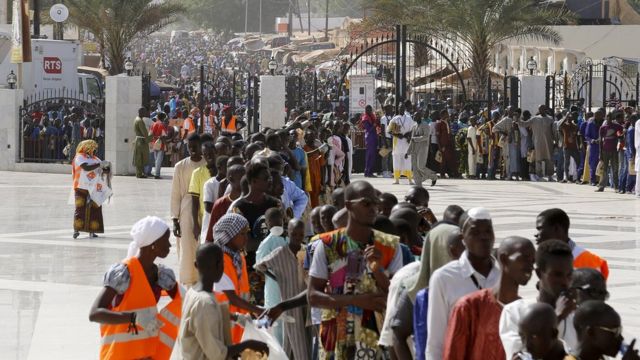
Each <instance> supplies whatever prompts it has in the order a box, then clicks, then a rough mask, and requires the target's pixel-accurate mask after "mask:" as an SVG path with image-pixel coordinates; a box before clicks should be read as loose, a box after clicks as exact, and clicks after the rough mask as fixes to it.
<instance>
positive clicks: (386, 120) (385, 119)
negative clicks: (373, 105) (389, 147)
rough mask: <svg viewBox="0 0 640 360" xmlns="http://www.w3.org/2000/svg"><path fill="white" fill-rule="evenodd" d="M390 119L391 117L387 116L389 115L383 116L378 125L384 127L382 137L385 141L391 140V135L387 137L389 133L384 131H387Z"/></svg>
mask: <svg viewBox="0 0 640 360" xmlns="http://www.w3.org/2000/svg"><path fill="white" fill-rule="evenodd" d="M392 118H393V117H392V116H389V115H385V116H383V117H381V118H380V124H381V125H384V128H385V132H384V136H385V137H386V138H387V139H391V135H389V133H388V132H387V131H386V129H387V126H389V122H390V121H391V119H392Z"/></svg>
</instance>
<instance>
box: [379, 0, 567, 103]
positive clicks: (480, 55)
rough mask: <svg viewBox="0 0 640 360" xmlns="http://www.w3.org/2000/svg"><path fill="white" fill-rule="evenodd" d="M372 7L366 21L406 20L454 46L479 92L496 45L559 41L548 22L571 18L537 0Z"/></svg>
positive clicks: (391, 1) (412, 1)
mask: <svg viewBox="0 0 640 360" xmlns="http://www.w3.org/2000/svg"><path fill="white" fill-rule="evenodd" d="M371 8H372V9H374V10H375V14H374V15H373V16H372V17H371V18H369V19H368V20H367V24H371V25H372V26H376V27H379V26H387V27H388V26H390V25H393V24H398V23H401V24H406V25H408V26H409V27H410V28H411V29H412V31H415V32H417V33H421V34H424V35H427V36H431V37H433V38H436V39H440V40H441V41H448V42H451V43H452V44H455V47H456V48H460V49H461V51H462V53H463V54H464V55H465V56H463V57H464V58H465V59H461V60H465V61H466V64H465V66H467V67H469V68H470V69H471V73H472V79H473V82H474V85H475V86H476V88H477V90H478V91H479V92H480V93H483V90H484V89H485V88H486V84H487V80H488V78H489V68H490V64H491V61H490V57H491V51H492V49H493V48H494V46H495V45H497V44H499V43H501V42H503V41H506V40H510V39H516V40H527V39H533V40H539V41H547V42H551V43H553V44H558V43H560V41H561V37H560V35H559V34H558V32H557V31H555V30H554V29H553V28H552V27H551V25H554V24H558V23H567V22H568V21H570V20H571V19H572V15H571V13H570V12H569V11H568V10H566V9H565V8H554V7H546V6H540V5H539V1H536V0H374V1H373V2H372V5H371ZM417 14H419V15H417Z"/></svg>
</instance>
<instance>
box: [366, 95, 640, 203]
mask: <svg viewBox="0 0 640 360" xmlns="http://www.w3.org/2000/svg"><path fill="white" fill-rule="evenodd" d="M383 111H384V113H383V114H377V115H376V114H374V113H373V111H372V109H371V107H368V108H367V110H366V111H365V114H363V115H362V118H361V120H360V122H359V124H360V126H361V128H362V129H363V130H364V131H365V137H366V147H367V155H366V167H365V176H368V177H375V175H374V174H373V169H374V168H375V167H376V166H377V163H378V162H381V166H380V173H381V174H380V175H382V176H384V177H393V178H394V181H395V183H398V181H399V179H400V177H401V176H404V177H406V178H407V179H408V180H409V183H411V184H413V183H414V180H415V184H417V185H420V184H422V182H423V181H424V180H427V179H431V183H432V185H435V184H436V181H437V179H438V176H437V175H438V174H439V175H440V177H447V178H466V179H488V180H497V179H501V180H512V181H513V180H521V181H522V180H524V181H545V180H546V181H557V182H561V183H577V184H585V185H586V184H590V185H592V186H597V191H598V192H602V191H604V189H605V188H607V187H610V188H612V189H613V190H614V191H615V192H618V193H621V194H625V193H629V194H634V192H635V193H636V194H638V195H640V189H638V188H639V187H638V186H637V181H638V178H637V177H636V173H637V171H639V170H640V161H637V160H638V159H637V157H638V155H637V154H638V149H640V140H636V139H637V137H638V136H639V134H640V130H639V129H638V125H640V124H638V112H637V111H636V109H635V108H634V107H630V106H629V107H625V108H622V107H618V108H616V109H611V110H610V111H609V112H607V111H606V109H604V108H600V109H597V110H596V111H595V112H587V111H585V109H582V108H579V107H576V106H574V107H571V108H569V109H567V110H564V111H560V112H557V113H554V112H553V110H552V109H548V108H547V107H546V106H544V105H542V106H540V107H539V108H538V110H537V112H536V113H535V115H533V114H532V113H531V112H530V111H527V110H525V111H522V110H521V109H516V108H512V107H507V108H505V109H501V108H500V107H498V106H496V107H494V108H493V109H492V110H489V109H485V110H484V111H480V112H477V113H474V112H473V110H472V108H471V107H464V108H461V109H455V108H453V107H451V106H448V107H447V108H446V109H442V110H433V111H432V110H431V109H430V106H428V105H427V106H424V104H419V105H418V106H413V105H412V104H411V102H409V101H407V102H405V103H404V104H402V105H400V106H399V111H398V112H397V114H396V113H394V109H393V106H392V105H386V106H385V107H384V109H383ZM380 149H384V150H382V151H381V150H380ZM389 150H391V151H389ZM391 169H393V170H391ZM412 177H414V178H415V179H412Z"/></svg>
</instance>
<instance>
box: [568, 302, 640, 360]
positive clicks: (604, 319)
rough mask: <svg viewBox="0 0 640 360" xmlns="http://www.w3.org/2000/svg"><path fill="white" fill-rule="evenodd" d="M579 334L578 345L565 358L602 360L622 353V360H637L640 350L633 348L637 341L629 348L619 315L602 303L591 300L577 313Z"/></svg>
mask: <svg viewBox="0 0 640 360" xmlns="http://www.w3.org/2000/svg"><path fill="white" fill-rule="evenodd" d="M573 323H574V325H575V328H576V332H577V333H578V339H579V346H578V348H577V349H576V350H575V351H573V352H571V355H569V356H568V357H566V358H565V359H569V360H580V359H602V358H603V357H604V356H610V357H612V358H613V357H616V355H618V352H620V353H621V355H623V356H622V360H638V359H640V356H638V350H636V349H634V346H635V342H636V340H635V339H634V340H633V341H631V344H630V345H629V346H626V345H624V344H623V341H624V338H623V337H622V325H621V320H620V315H618V313H617V312H616V311H615V310H613V308H612V307H611V306H609V305H607V304H605V303H604V302H602V301H597V300H590V301H587V302H585V303H584V304H582V305H581V306H580V307H579V308H578V310H576V314H575V319H574V321H573Z"/></svg>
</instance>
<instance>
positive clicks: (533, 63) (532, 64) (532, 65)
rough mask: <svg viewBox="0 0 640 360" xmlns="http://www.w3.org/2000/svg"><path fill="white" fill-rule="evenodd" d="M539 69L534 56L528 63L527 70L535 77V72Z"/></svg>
mask: <svg viewBox="0 0 640 360" xmlns="http://www.w3.org/2000/svg"><path fill="white" fill-rule="evenodd" d="M537 69H538V62H537V61H536V60H535V59H534V58H533V56H532V57H531V58H530V59H529V61H527V70H529V75H533V72H534V71H536V70H537Z"/></svg>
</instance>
